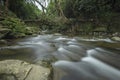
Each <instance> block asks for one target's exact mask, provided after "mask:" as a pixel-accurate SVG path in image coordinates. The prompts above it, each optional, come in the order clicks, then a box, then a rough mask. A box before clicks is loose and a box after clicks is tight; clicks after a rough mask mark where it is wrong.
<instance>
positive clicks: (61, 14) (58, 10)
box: [55, 0, 66, 19]
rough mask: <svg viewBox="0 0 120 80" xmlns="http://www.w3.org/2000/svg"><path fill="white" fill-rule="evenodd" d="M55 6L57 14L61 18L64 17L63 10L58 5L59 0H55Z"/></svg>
mask: <svg viewBox="0 0 120 80" xmlns="http://www.w3.org/2000/svg"><path fill="white" fill-rule="evenodd" d="M55 7H56V10H57V12H58V15H59V16H60V17H63V18H65V19H66V17H65V15H64V13H63V10H62V8H61V6H60V1H59V0H55Z"/></svg>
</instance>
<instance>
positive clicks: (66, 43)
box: [0, 35, 120, 80]
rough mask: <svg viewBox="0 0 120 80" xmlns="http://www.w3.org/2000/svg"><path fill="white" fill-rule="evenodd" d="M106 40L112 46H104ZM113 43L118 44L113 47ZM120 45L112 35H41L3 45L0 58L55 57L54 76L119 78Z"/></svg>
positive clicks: (86, 79) (90, 79) (98, 79)
mask: <svg viewBox="0 0 120 80" xmlns="http://www.w3.org/2000/svg"><path fill="white" fill-rule="evenodd" d="M100 44H101V45H100ZM105 44H107V45H109V47H108V46H107V47H106V46H103V45H105ZM112 45H114V46H115V47H110V46H112ZM119 45H120V42H115V41H112V40H110V39H109V38H106V39H84V38H81V37H72V38H70V37H67V36H61V35H38V36H36V37H30V38H25V39H21V40H18V41H17V42H16V44H13V45H9V46H1V47H0V60H7V59H18V60H23V61H27V62H29V63H33V64H39V63H40V61H41V60H44V59H46V58H51V59H53V58H55V59H56V61H53V63H52V67H53V80H119V79H120V47H119ZM51 59H50V60H51ZM48 60H49V59H48Z"/></svg>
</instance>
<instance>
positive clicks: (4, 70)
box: [0, 60, 50, 80]
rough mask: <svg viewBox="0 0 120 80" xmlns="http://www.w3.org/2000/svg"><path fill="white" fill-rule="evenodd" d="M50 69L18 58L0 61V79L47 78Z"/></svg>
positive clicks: (36, 79)
mask: <svg viewBox="0 0 120 80" xmlns="http://www.w3.org/2000/svg"><path fill="white" fill-rule="evenodd" d="M49 74H50V70H49V69H48V68H44V67H41V66H38V65H34V64H29V63H27V62H24V61H19V60H4V61H0V80H48V76H49Z"/></svg>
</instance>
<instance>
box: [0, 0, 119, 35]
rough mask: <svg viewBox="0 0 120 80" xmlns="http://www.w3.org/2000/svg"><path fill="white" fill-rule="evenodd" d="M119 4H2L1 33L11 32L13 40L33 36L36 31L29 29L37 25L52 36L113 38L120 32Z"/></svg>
mask: <svg viewBox="0 0 120 80" xmlns="http://www.w3.org/2000/svg"><path fill="white" fill-rule="evenodd" d="M36 4H37V5H39V6H40V7H41V10H40V9H38V6H37V5H36ZM119 4H120V1H119V0H0V24H1V25H2V27H1V29H2V28H3V26H5V27H6V26H7V28H8V29H10V31H8V33H6V34H5V35H7V36H10V37H11V36H12V37H16V34H17V36H18V34H22V36H23V35H26V34H32V32H35V31H29V30H30V29H28V31H26V28H28V25H29V26H31V25H32V26H33V25H34V27H35V26H36V24H37V27H35V28H40V29H42V30H49V31H51V32H60V33H67V34H70V33H72V34H76V35H80V34H93V33H94V32H104V33H110V34H111V33H114V32H119V31H120V27H119V26H120V23H119V22H120V5H119ZM24 21H25V23H26V24H27V25H26V24H25V23H24ZM32 29H33V28H32ZM8 34H9V35H8ZM14 35H15V36H14Z"/></svg>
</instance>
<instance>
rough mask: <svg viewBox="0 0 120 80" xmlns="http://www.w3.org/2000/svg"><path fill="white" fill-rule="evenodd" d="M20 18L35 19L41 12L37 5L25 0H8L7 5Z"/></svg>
mask: <svg viewBox="0 0 120 80" xmlns="http://www.w3.org/2000/svg"><path fill="white" fill-rule="evenodd" d="M8 8H9V9H10V10H11V11H12V12H14V13H15V14H16V15H17V16H18V17H19V18H21V19H36V18H38V17H39V15H40V14H41V12H40V10H39V9H38V7H37V6H36V5H35V4H33V3H31V2H26V1H25V0H9V7H8Z"/></svg>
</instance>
